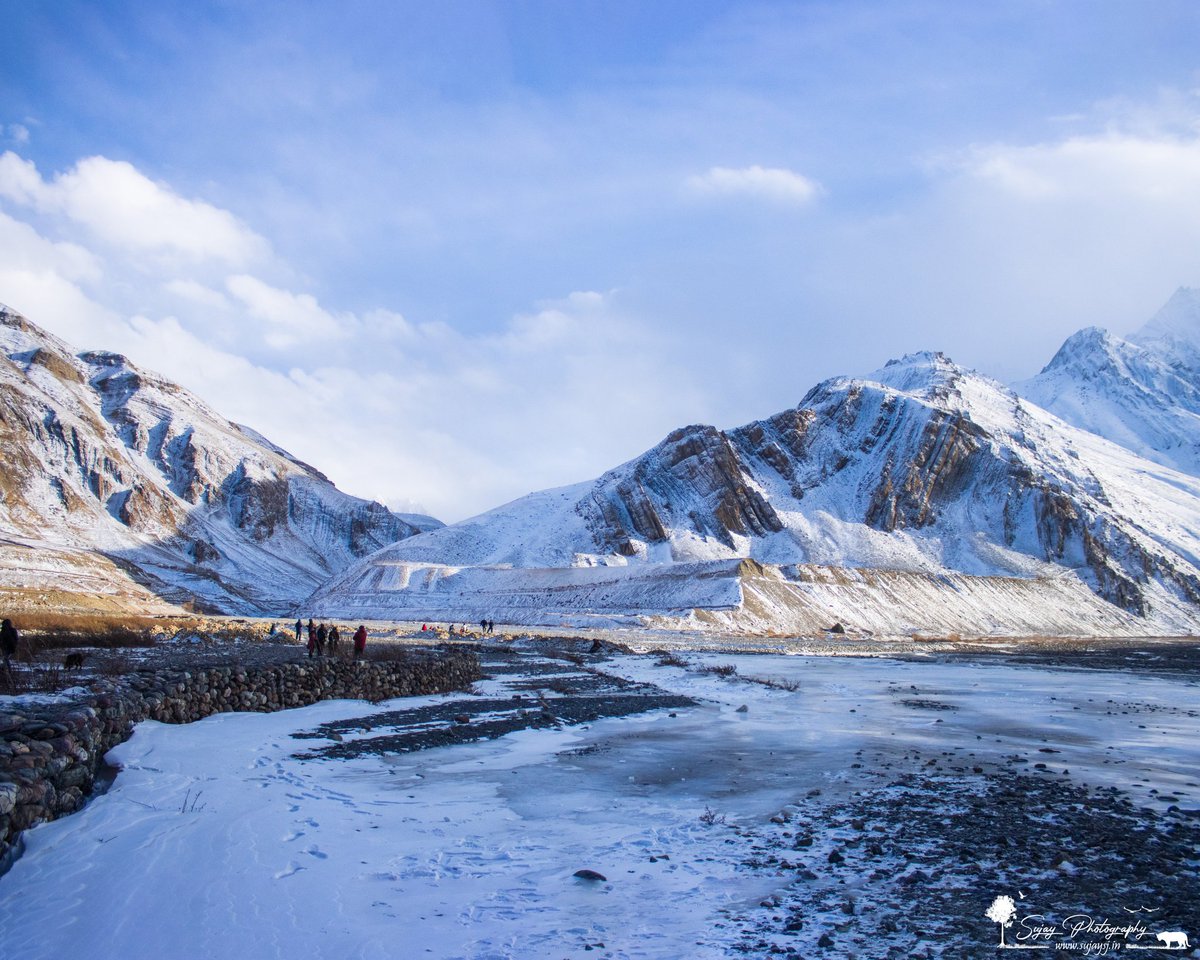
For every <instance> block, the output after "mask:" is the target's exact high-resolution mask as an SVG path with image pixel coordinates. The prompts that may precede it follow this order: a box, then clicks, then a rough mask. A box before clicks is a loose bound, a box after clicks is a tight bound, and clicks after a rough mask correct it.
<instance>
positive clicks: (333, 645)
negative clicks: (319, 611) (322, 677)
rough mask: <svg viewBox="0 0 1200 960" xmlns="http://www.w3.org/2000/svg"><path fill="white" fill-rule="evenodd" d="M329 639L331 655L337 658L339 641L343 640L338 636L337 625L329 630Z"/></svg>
mask: <svg viewBox="0 0 1200 960" xmlns="http://www.w3.org/2000/svg"><path fill="white" fill-rule="evenodd" d="M327 639H328V640H329V655H330V656H331V657H332V656H336V654H337V645H338V641H339V640H340V639H341V637H339V636H338V628H337V624H336V623H335V624H334V625H333V626H332V627H330V628H329V636H328V637H327Z"/></svg>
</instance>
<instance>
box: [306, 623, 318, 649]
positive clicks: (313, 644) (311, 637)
mask: <svg viewBox="0 0 1200 960" xmlns="http://www.w3.org/2000/svg"><path fill="white" fill-rule="evenodd" d="M316 650H317V626H316V624H315V623H313V622H312V620H309V621H308V656H309V658H311V657H312V656H313V655H314V654H315V653H316Z"/></svg>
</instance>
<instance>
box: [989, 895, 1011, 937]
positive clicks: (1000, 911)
mask: <svg viewBox="0 0 1200 960" xmlns="http://www.w3.org/2000/svg"><path fill="white" fill-rule="evenodd" d="M1016 915H1017V905H1016V903H1014V902H1013V898H1012V897H1009V896H999V897H997V898H996V899H995V900H993V901H992V905H991V906H990V907H988V911H987V913H986V914H984V916H986V917H987V918H988V919H989V920H991V921H992V922H993V923H998V924H1000V946H1002V947H1007V946H1008V944H1007V943H1005V942H1004V931H1005V930H1007V929H1008V928H1009V927H1011V926H1012V924H1013V918H1014V917H1015V916H1016Z"/></svg>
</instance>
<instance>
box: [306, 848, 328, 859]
mask: <svg viewBox="0 0 1200 960" xmlns="http://www.w3.org/2000/svg"><path fill="white" fill-rule="evenodd" d="M304 852H305V853H307V854H308V855H309V856H310V857H316V858H317V859H318V860H328V859H329V854H327V853H325V852H324V851H323V850H322V849H321V848H320V847H318V846H316V845H313V846H311V847H309V848H308V849H307V850H305V851H304Z"/></svg>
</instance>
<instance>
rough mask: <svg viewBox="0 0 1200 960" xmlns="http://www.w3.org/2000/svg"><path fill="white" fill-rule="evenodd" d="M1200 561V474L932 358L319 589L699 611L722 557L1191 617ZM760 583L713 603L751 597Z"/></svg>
mask: <svg viewBox="0 0 1200 960" xmlns="http://www.w3.org/2000/svg"><path fill="white" fill-rule="evenodd" d="M1198 557H1200V480H1197V479H1196V478H1194V477H1189V476H1185V475H1182V474H1180V473H1177V472H1175V471H1173V470H1170V469H1168V468H1165V467H1162V466H1159V465H1157V464H1154V463H1150V462H1148V461H1146V460H1143V459H1141V458H1139V457H1137V456H1136V455H1134V454H1132V453H1131V452H1129V451H1128V450H1125V449H1123V448H1122V447H1120V446H1117V445H1115V444H1113V443H1110V442H1108V441H1106V440H1104V439H1102V438H1100V437H1098V436H1095V435H1093V434H1091V433H1088V432H1086V431H1083V430H1079V429H1076V428H1073V427H1071V426H1070V425H1068V424H1066V423H1064V422H1063V421H1062V420H1060V419H1058V418H1057V417H1055V416H1053V415H1052V414H1050V413H1047V412H1046V411H1044V410H1042V409H1040V408H1038V407H1036V406H1034V405H1032V404H1030V403H1027V402H1025V401H1022V400H1021V399H1019V398H1018V397H1017V396H1016V395H1015V394H1014V393H1012V392H1011V391H1009V390H1007V389H1006V388H1004V387H1003V386H1002V385H1000V384H999V383H996V382H995V381H992V380H989V379H987V378H985V377H982V376H980V375H978V374H975V373H972V372H969V371H966V370H964V369H961V368H959V367H957V366H955V365H954V364H953V363H951V362H950V361H949V360H948V359H947V358H946V357H945V356H943V355H941V354H935V353H922V354H914V355H912V356H909V357H905V358H904V359H903V360H900V361H893V362H892V363H890V364H888V365H887V366H886V367H884V368H883V369H882V370H879V371H876V372H875V373H873V374H871V375H870V376H868V377H866V378H864V379H847V378H837V379H833V380H829V381H826V382H824V383H822V384H820V385H818V386H817V387H815V388H814V389H813V390H811V391H810V392H809V393H808V395H807V396H806V397H805V398H804V399H803V400H802V401H801V403H800V404H799V406H797V407H796V408H794V409H792V410H787V411H785V412H783V413H780V414H777V415H776V416H773V417H770V418H768V419H766V420H761V421H757V422H754V423H751V424H747V425H746V426H743V427H740V428H738V429H735V430H730V431H721V430H718V429H716V428H714V427H706V426H692V427H687V428H684V429H681V430H677V431H675V432H674V433H672V434H671V435H670V436H668V437H667V438H666V439H665V440H664V441H663V442H662V443H660V444H659V445H658V446H657V447H655V448H654V449H652V450H650V451H648V452H647V453H645V454H643V455H642V456H640V457H637V458H636V459H634V460H631V461H629V462H628V463H626V464H623V465H622V466H620V467H617V468H616V469H614V470H611V471H609V472H608V473H606V474H604V475H603V476H602V477H600V478H599V479H597V480H595V481H592V482H589V483H583V484H578V485H575V486H571V487H565V488H561V489H558V490H550V491H545V492H542V493H536V494H532V495H530V496H528V497H525V498H522V499H520V500H517V501H514V502H513V503H510V504H508V505H506V506H503V507H500V508H498V509H496V510H493V511H491V512H489V513H486V514H483V515H481V516H479V517H476V518H474V519H471V520H468V521H464V522H463V523H459V524H455V525H453V526H449V527H445V528H442V529H440V530H436V531H433V532H430V533H426V534H423V535H421V536H418V537H414V538H412V539H410V540H406V541H403V542H400V543H396V544H393V545H392V546H390V547H387V548H385V549H383V550H381V551H380V552H379V553H377V554H375V555H374V556H372V557H370V558H368V559H366V560H364V561H362V562H360V563H359V564H357V565H355V566H353V567H351V568H350V569H348V570H347V571H346V572H345V573H343V574H342V575H341V576H339V577H337V578H335V579H334V581H332V582H331V583H330V584H329V585H328V586H327V587H326V588H324V589H322V591H320V592H319V593H318V595H317V596H316V597H315V598H314V600H315V601H316V603H317V605H318V608H319V609H328V610H333V609H335V608H337V607H338V606H339V605H341V606H343V607H345V608H347V609H356V610H361V611H365V610H368V609H370V610H375V611H377V615H382V612H383V611H384V610H386V609H392V610H393V611H396V612H397V613H398V612H399V611H400V610H403V609H405V608H407V609H410V610H417V609H420V610H422V611H427V614H426V615H430V616H432V615H433V613H434V612H435V611H436V609H437V604H438V603H444V607H445V609H446V610H447V612H450V611H451V610H452V609H453V608H454V607H455V605H456V604H457V605H458V606H459V607H461V606H462V605H463V604H464V603H470V602H471V598H472V597H473V596H477V595H479V594H480V592H482V593H484V594H487V593H488V588H487V586H486V583H485V582H484V581H486V580H489V579H490V581H491V582H493V583H495V584H499V583H500V582H501V581H504V582H505V583H507V584H508V586H506V587H503V588H502V589H501V588H499V587H497V588H496V590H493V591H492V593H491V595H490V596H489V601H490V602H492V603H499V604H501V605H506V604H508V605H511V604H510V603H509V601H511V600H512V597H513V595H514V594H519V593H520V592H521V591H523V590H524V591H531V592H533V593H535V594H536V595H537V596H538V597H539V600H538V602H540V603H542V604H543V605H544V606H545V607H546V608H547V609H557V608H559V607H562V608H563V609H567V605H566V604H565V602H564V603H558V601H557V600H556V596H555V592H554V591H556V590H558V591H567V593H569V592H570V591H575V593H576V595H578V593H579V591H580V590H585V591H586V592H588V594H589V596H593V595H594V596H593V601H594V602H598V603H600V604H601V605H602V604H603V602H604V599H605V591H608V592H610V593H611V592H613V591H618V592H619V591H621V590H624V591H625V592H626V593H627V594H628V591H629V589H630V583H631V582H632V581H630V579H629V578H633V580H636V581H637V583H638V584H639V586H638V587H637V591H639V592H640V595H642V596H643V597H645V596H649V595H652V594H654V592H655V590H656V589H657V590H658V599H657V600H656V601H654V603H657V605H658V608H659V609H662V610H681V609H684V608H688V607H692V608H697V607H702V606H705V604H704V603H698V602H697V594H698V592H699V593H703V590H702V589H700V588H699V587H698V584H699V582H700V580H699V578H700V577H701V576H702V573H703V565H704V564H705V563H709V564H716V567H715V568H714V569H725V570H729V569H730V567H729V564H730V562H734V561H737V560H738V559H739V558H752V559H753V560H754V561H758V563H759V565H762V564H767V565H773V566H775V567H777V568H779V569H781V570H782V571H784V574H783V575H784V577H785V579H789V578H790V579H791V580H792V582H798V580H797V578H798V577H799V579H800V580H803V579H804V577H800V576H799V574H797V573H796V571H795V569H793V568H794V565H797V564H804V565H821V566H823V567H830V568H868V569H874V570H880V571H882V570H886V571H900V572H903V573H905V574H908V575H912V576H916V577H918V578H925V579H926V580H929V578H933V579H934V580H936V579H937V578H939V577H941V578H943V579H945V578H947V577H949V576H951V575H960V574H965V575H976V576H987V577H1004V578H1017V579H1019V580H1026V581H1029V580H1039V581H1041V582H1043V583H1051V582H1057V581H1062V580H1063V579H1064V578H1066V579H1070V580H1073V581H1074V582H1076V583H1077V584H1080V585H1086V587H1087V588H1088V589H1089V590H1090V594H1089V596H1090V597H1092V599H1093V600H1094V599H1097V598H1098V599H1100V600H1102V601H1104V603H1102V604H1101V607H1110V609H1113V612H1114V613H1115V614H1120V615H1121V616H1124V617H1132V618H1133V620H1131V621H1130V622H1131V623H1132V622H1134V621H1138V620H1139V619H1140V618H1142V617H1150V618H1151V621H1153V620H1154V618H1155V617H1157V618H1159V619H1158V622H1160V623H1165V622H1166V621H1168V620H1169V621H1171V622H1172V623H1174V624H1176V625H1178V624H1179V623H1190V622H1196V621H1197V620H1198V619H1200V616H1198V615H1200V607H1198V606H1197V605H1198V604H1200V569H1198V566H1197V564H1198V560H1197V558H1198ZM679 565H691V567H690V572H689V573H688V574H687V575H686V576H684V575H682V568H681V567H680V566H679ZM598 566H601V567H606V568H613V567H621V566H624V567H628V568H630V569H629V570H628V572H627V573H626V574H624V577H625V581H623V582H621V583H618V581H619V580H620V579H621V578H620V577H618V576H617V575H616V573H615V571H613V570H611V569H609V571H608V572H606V573H600V572H593V573H585V572H582V571H578V568H586V567H593V568H594V567H598ZM462 568H469V569H466V570H464V569H462ZM498 568H499V569H498ZM505 568H526V569H527V570H528V573H527V574H521V575H518V574H516V573H515V572H513V570H511V569H505ZM563 568H576V570H577V571H578V572H575V573H572V574H570V575H569V576H567V575H565V574H563V573H562V572H561V571H562V570H563ZM635 568H642V569H635ZM763 569H766V568H763ZM484 570H491V571H492V573H491V574H489V575H488V576H484V574H483V573H482V572H481V571H484ZM554 570H558V571H560V572H559V573H557V574H554V575H553V576H551V573H550V572H549V571H554ZM740 570H741V573H740V574H739V576H741V575H743V574H744V573H745V570H746V568H745V567H744V566H742V567H740ZM789 571H790V572H789ZM655 578H657V579H658V587H655V586H654V583H653V582H652V581H653V580H654V579H655ZM716 579H718V580H719V579H721V578H720V577H717V578H716ZM728 579H729V578H728V577H725V580H728ZM816 579H817V580H819V579H820V577H817V578H816ZM714 582H716V580H714ZM806 582H810V584H811V582H815V581H813V578H812V577H809V578H808V581H806ZM945 583H946V584H947V587H946V590H947V591H948V592H953V591H954V590H957V589H958V588H952V587H951V586H949V584H950V580H945ZM603 584H608V586H603ZM543 587H544V588H545V589H544V591H543V589H542V588H543ZM685 587H686V589H685ZM729 589H730V587H729V585H728V583H725V585H724V586H722V587H721V590H726V591H728V590H729ZM806 589H807V588H806ZM813 589H816V588H815V587H813ZM647 591H648V592H649V593H647ZM681 591H682V592H681ZM742 592H743V596H742V599H741V600H730V599H729V597H728V596H727V597H726V598H725V599H723V600H720V601H716V600H713V602H712V603H710V604H708V605H709V606H726V607H728V606H729V604H730V603H733V604H734V605H736V604H737V603H743V604H744V602H745V596H744V594H745V591H744V590H743V591H742ZM960 592H961V591H960ZM567 593H563V594H562V597H563V598H564V601H565V597H566V596H567ZM1084 593H1087V591H1084ZM502 595H503V596H502ZM1072 596H1073V597H1074V599H1073V600H1072V601H1071V602H1072V603H1082V602H1083V601H1081V600H1080V594H1078V593H1076V594H1072ZM710 599H713V598H712V597H710ZM1027 599H1028V598H1027ZM593 601H589V602H593ZM1055 602H1056V603H1059V604H1060V608H1059V609H1058V611H1057V613H1056V614H1055V616H1056V617H1058V616H1059V614H1061V613H1062V610H1061V602H1060V601H1055ZM654 603H651V604H650V606H653V605H654ZM1085 605H1091V600H1089V601H1087V603H1086V604H1085ZM1110 605H1111V606H1110ZM1089 609H1090V606H1089ZM1092 612H1094V611H1092ZM418 615H420V614H418ZM463 615H464V616H465V615H466V610H464V611H463ZM1088 615H1089V616H1091V615H1092V614H1091V613H1089V614H1088ZM930 616H931V617H936V612H935V611H932V610H931V611H930ZM449 618H450V617H446V619H449ZM1067 619H1068V620H1069V617H1067ZM1055 622H1056V623H1059V624H1060V625H1061V622H1062V621H1061V620H1056V621H1055Z"/></svg>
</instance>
